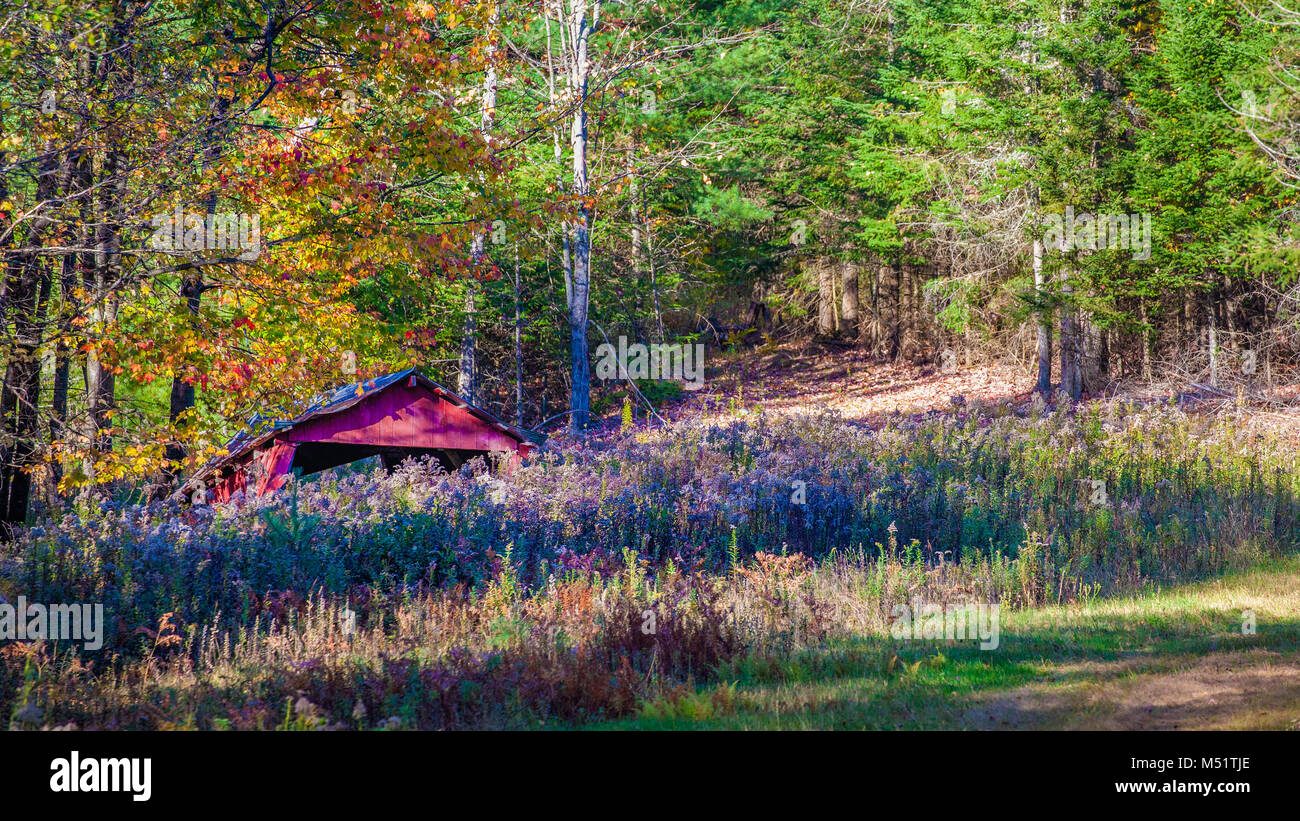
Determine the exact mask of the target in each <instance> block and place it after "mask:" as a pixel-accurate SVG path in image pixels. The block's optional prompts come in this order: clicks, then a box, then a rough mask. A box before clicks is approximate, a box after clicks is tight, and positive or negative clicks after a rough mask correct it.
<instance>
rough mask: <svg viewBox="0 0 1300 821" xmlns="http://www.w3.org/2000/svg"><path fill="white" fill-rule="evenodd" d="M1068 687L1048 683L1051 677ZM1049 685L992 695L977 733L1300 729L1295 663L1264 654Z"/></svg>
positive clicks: (974, 713)
mask: <svg viewBox="0 0 1300 821" xmlns="http://www.w3.org/2000/svg"><path fill="white" fill-rule="evenodd" d="M1058 676H1059V677H1061V678H1068V679H1070V680H1072V682H1073V683H1069V684H1063V685H1058V684H1053V683H1052V682H1051V680H1050V679H1051V678H1055V677H1058ZM1048 679H1049V680H1048V681H1047V682H1043V683H1035V684H1032V685H1028V686H1025V687H1021V688H1018V689H1016V690H1013V691H1011V692H1004V693H994V694H990V695H989V697H988V698H987V700H986V702H985V703H983V704H980V705H979V706H976V707H972V708H971V709H970V710H969V711H968V712H967V713H966V716H965V721H964V722H963V723H964V724H965V726H966V727H967V728H969V729H975V730H980V729H983V730H1015V729H1023V730H1029V729H1067V730H1280V729H1298V728H1300V713H1298V712H1297V705H1300V661H1297V660H1296V659H1295V658H1294V657H1290V658H1288V657H1286V656H1284V655H1283V654H1280V653H1275V652H1271V651H1268V650H1264V649H1255V650H1249V651H1241V652H1228V653H1210V654H1208V655H1204V656H1184V657H1176V658H1163V659H1158V660H1151V659H1146V660H1143V661H1133V660H1128V661H1121V662H1108V663H1091V662H1090V663H1087V664H1078V665H1063V666H1061V667H1060V668H1059V669H1058V670H1056V671H1055V675H1053V674H1049V676H1048Z"/></svg>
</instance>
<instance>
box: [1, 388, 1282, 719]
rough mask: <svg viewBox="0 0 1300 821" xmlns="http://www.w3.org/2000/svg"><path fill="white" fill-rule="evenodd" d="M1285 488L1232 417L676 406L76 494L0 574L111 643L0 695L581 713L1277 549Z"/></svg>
mask: <svg viewBox="0 0 1300 821" xmlns="http://www.w3.org/2000/svg"><path fill="white" fill-rule="evenodd" d="M1297 491H1300V469H1297V464H1296V459H1295V455H1294V453H1292V452H1290V451H1288V450H1287V449H1285V448H1282V447H1280V446H1278V445H1276V444H1274V443H1272V442H1269V441H1267V440H1264V439H1261V438H1259V437H1256V436H1254V435H1251V434H1247V433H1245V432H1244V431H1243V430H1242V429H1241V428H1239V427H1238V426H1236V425H1235V424H1234V423H1233V422H1232V421H1231V419H1207V418H1200V417H1190V418H1189V417H1188V416H1186V415H1185V414H1183V413H1182V412H1181V411H1180V410H1179V409H1178V408H1177V407H1174V406H1169V407H1154V408H1146V409H1141V410H1139V409H1137V408H1133V407H1128V406H1124V405H1121V404H1117V403H1110V404H1106V403H1098V404H1093V405H1087V406H1078V407H1076V408H1073V409H1071V408H1068V407H1064V406H1063V407H1061V408H1058V409H1056V410H1047V409H1044V408H1042V407H1041V406H1038V407H1035V408H1024V407H1019V408H1018V407H1013V406H1012V405H1009V404H991V405H985V406H980V407H972V408H970V409H964V410H962V411H961V412H957V413H945V414H938V413H933V414H927V415H919V416H898V417H895V418H894V419H893V420H892V421H890V422H889V423H887V424H877V425H867V424H862V423H851V422H847V421H844V420H842V419H839V418H838V417H835V416H833V415H829V414H824V415H819V416H803V417H797V418H776V417H764V416H761V415H757V416H752V417H749V418H745V419H742V420H737V421H732V422H728V423H706V422H701V421H690V420H687V421H680V422H677V423H674V424H672V425H669V426H665V427H663V428H660V429H656V430H640V431H637V430H634V431H630V432H627V433H623V434H614V435H610V436H607V437H599V438H594V439H592V440H590V441H588V442H586V443H583V444H575V445H566V446H563V447H548V448H547V449H545V450H543V452H542V453H541V454H539V455H538V456H537V457H536V458H534V459H533V460H531V461H530V462H529V463H528V464H527V465H525V466H524V467H522V468H521V469H519V470H517V471H515V472H514V473H513V474H511V475H509V476H498V475H493V474H492V473H490V472H489V471H488V470H487V469H486V467H485V466H484V465H482V464H481V463H471V464H470V465H467V466H466V467H464V468H462V469H461V470H460V471H459V472H457V473H455V474H446V473H443V472H441V471H439V470H437V469H436V468H435V467H433V466H431V465H429V464H414V463H407V464H406V465H404V466H403V467H401V468H399V469H398V470H396V471H394V472H392V473H384V472H383V471H382V470H376V471H372V472H364V471H363V472H356V471H340V472H335V473H329V474H322V475H320V476H315V477H306V478H301V479H298V480H296V481H294V482H292V483H291V484H290V486H289V487H288V488H287V489H286V490H285V491H283V492H281V493H279V494H277V495H273V496H268V497H264V498H258V499H238V498H237V499H236V500H234V501H232V503H230V504H228V505H224V506H183V505H181V504H179V503H177V502H158V503H154V504H152V505H147V506H139V505H124V504H111V503H95V502H93V501H91V500H89V499H83V500H82V501H80V502H79V503H78V506H77V509H76V510H75V511H72V512H70V513H68V514H67V515H65V516H64V517H62V518H61V519H58V520H51V521H45V522H42V523H40V524H39V525H38V526H36V527H33V528H31V529H30V530H29V531H27V532H25V533H24V534H22V537H21V538H20V539H19V541H17V542H16V543H15V544H14V545H13V546H11V547H8V548H5V552H4V553H3V554H2V555H0V595H2V596H4V597H6V598H8V599H10V600H12V598H13V597H14V596H15V595H19V594H21V595H24V596H25V597H26V598H27V600H28V601H44V602H102V603H103V604H104V605H105V611H106V613H107V614H108V630H107V635H106V636H105V648H104V649H103V650H100V651H98V652H94V653H91V652H85V651H82V650H81V649H80V648H79V647H78V646H63V645H57V646H56V645H52V644H50V643H11V644H8V645H5V646H4V647H3V648H0V708H2V709H3V710H4V712H5V715H6V717H7V718H8V720H9V721H10V723H11V726H19V727H39V726H51V727H54V726H69V725H74V726H77V727H81V728H185V727H194V728H199V729H222V728H248V729H252V728H262V729H272V728H317V727H335V728H417V727H418V728H463V727H536V726H571V725H574V724H579V723H582V722H584V721H588V720H591V719H595V718H602V717H611V716H619V715H626V714H629V713H633V712H635V711H637V710H639V709H644V708H645V705H646V704H648V703H651V702H652V701H654V702H655V703H662V699H663V698H664V697H665V694H668V696H671V695H672V694H673V693H679V694H680V693H684V692H687V691H693V689H694V685H695V684H697V683H700V682H704V681H707V680H709V679H711V678H716V677H717V675H718V671H719V670H720V669H721V668H723V667H725V665H727V664H729V663H731V662H733V661H734V660H736V659H739V658H747V659H761V658H764V657H771V658H777V657H782V658H783V657H788V656H789V655H790V654H792V653H797V652H799V651H800V650H801V649H802V648H805V647H808V646H810V645H813V644H816V643H818V642H823V641H826V640H828V639H829V638H833V637H836V636H851V635H854V634H860V633H863V632H879V631H881V630H882V629H884V628H885V626H886V625H887V619H888V614H889V612H890V608H891V606H892V605H893V604H894V603H896V602H900V601H904V600H907V599H908V598H910V597H912V596H916V595H924V596H926V597H927V598H930V599H932V600H942V601H983V602H1000V603H1001V604H1002V605H1003V606H1004V607H1013V608H1014V607H1027V606H1035V605H1040V604H1048V603H1050V604H1056V603H1060V602H1075V601H1086V600H1091V599H1095V598H1098V597H1101V596H1106V595H1111V594H1116V593H1123V592H1134V591H1138V590H1141V589H1144V588H1148V587H1152V586H1156V585H1166V584H1173V583H1177V582H1180V581H1188V580H1192V579H1196V578H1202V577H1206V576H1209V575H1212V574H1215V573H1218V572H1221V571H1223V570H1225V569H1229V568H1234V567H1244V566H1248V565H1250V564H1252V563H1255V562H1257V561H1259V560H1260V559H1262V558H1264V557H1267V556H1273V555H1281V554H1286V553H1289V552H1292V551H1294V550H1295V549H1296V539H1297V534H1300V503H1298V502H1297ZM715 692H719V693H724V694H725V693H726V690H725V688H723V689H721V690H717V691H715ZM656 700H657V701H656ZM724 700H725V698H724ZM714 708H716V709H720V710H725V709H726V705H725V704H720V705H715V707H711V708H710V709H714Z"/></svg>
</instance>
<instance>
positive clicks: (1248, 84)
mask: <svg viewBox="0 0 1300 821" xmlns="http://www.w3.org/2000/svg"><path fill="white" fill-rule="evenodd" d="M1297 31H1300V10H1293V9H1291V8H1290V7H1289V6H1288V5H1287V4H1281V5H1279V4H1278V3H1274V2H1262V1H1261V2H1253V0H1242V2H1235V3H1214V2H1209V3H1195V4H1191V5H1188V4H1177V3H1170V2H1162V1H1161V0H1153V2H1132V1H1131V0H1032V1H1031V2H1020V1H1019V0H1015V1H1014V2H1013V0H970V1H969V2H967V0H955V1H954V0H933V1H931V0H870V2H848V1H847V0H770V1H769V0H761V1H760V2H749V1H748V0H746V2H739V1H738V2H676V0H668V2H641V1H640V0H631V1H629V2H610V1H609V0H545V2H506V1H505V0H482V1H481V2H480V1H479V0H421V2H406V0H349V2H341V3H322V2H317V0H273V2H267V3H262V4H254V5H247V4H230V3H226V2H217V0H166V2H157V3H138V2H133V1H132V0H73V2H62V1H61V2H51V1H50V0H30V2H10V3H7V4H3V3H0V257H2V262H3V269H2V270H0V330H2V334H0V336H2V339H0V367H2V368H3V373H4V381H3V385H2V386H0V422H2V423H3V429H2V430H0V720H3V721H4V722H6V723H7V725H8V726H9V727H11V728H14V729H42V728H44V729H56V728H62V729H111V730H152V729H197V730H277V729H281V730H317V729H336V730H341V729H353V730H356V729H360V730H417V729H418V730H433V729H570V728H597V729H846V728H848V729H1295V728H1296V727H1297V721H1300V686H1298V685H1297V683H1296V682H1297V681H1300V676H1297V673H1300V669H1298V668H1297V661H1296V659H1297V654H1296V651H1297V642H1298V641H1300V607H1298V604H1300V602H1298V601H1297V595H1298V594H1297V592H1296V591H1297V581H1300V566H1298V565H1297V561H1298V559H1297V554H1298V553H1300V461H1298V458H1297V451H1296V447H1297V444H1300V284H1298V283H1297V281H1296V277H1295V272H1296V270H1297V262H1298V261H1300V260H1298V258H1297V253H1296V250H1297V247H1300V246H1298V245H1297V236H1298V235H1297V215H1298V214H1300V212H1298V211H1297V191H1296V189H1297V182H1298V181H1300V149H1298V148H1297V144H1296V141H1297V140H1298V139H1300V99H1298V98H1297V92H1296V88H1297V84H1296V83H1295V82H1294V78H1295V72H1296V71H1297V65H1298V64H1300V60H1297V54H1298V53H1300V52H1298V47H1300V40H1297V35H1296V32H1297ZM33 608H34V609H33ZM67 608H76V609H75V610H69V609H67ZM83 608H84V609H83ZM56 614H58V615H57V617H56ZM74 614H75V615H76V616H77V618H78V619H80V620H79V621H77V622H76V623H75V629H74V625H73V622H72V621H71V619H72V618H73V615H74ZM92 616H94V619H93V621H92V620H91V617H92ZM59 619H62V621H60V620H59ZM932 619H934V620H932ZM56 633H57V635H56Z"/></svg>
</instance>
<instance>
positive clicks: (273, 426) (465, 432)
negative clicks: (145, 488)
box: [187, 370, 536, 502]
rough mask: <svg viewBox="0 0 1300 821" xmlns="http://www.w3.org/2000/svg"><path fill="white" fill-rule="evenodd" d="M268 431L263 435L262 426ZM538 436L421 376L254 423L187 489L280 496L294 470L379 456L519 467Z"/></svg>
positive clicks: (217, 496)
mask: <svg viewBox="0 0 1300 821" xmlns="http://www.w3.org/2000/svg"><path fill="white" fill-rule="evenodd" d="M259 422H260V423H261V425H262V426H263V429H262V430H260V431H259V430H258V423H259ZM535 441H536V434H532V435H531V436H530V435H529V434H527V433H526V432H525V431H523V430H522V429H520V428H516V427H514V426H512V425H507V424H506V423H504V422H502V421H501V420H499V419H497V418H496V417H495V416H493V415H492V414H490V413H488V412H487V411H485V410H483V409H482V408H477V407H474V406H473V405H471V404H469V403H468V402H466V401H465V400H463V399H461V398H460V397H459V396H457V395H456V394H454V393H452V392H451V391H449V390H447V389H446V388H444V387H442V386H441V385H439V384H438V383H436V382H434V381H432V380H431V379H429V378H428V377H426V376H424V375H423V374H421V373H419V372H417V371H415V370H406V371H401V372H398V373H392V374H388V375H387V376H381V377H378V378H375V379H369V380H366V381H365V382H359V383H357V384H355V385H346V386H344V387H342V388H339V389H338V390H336V391H333V392H332V393H330V394H329V395H327V396H326V397H325V398H324V399H322V400H321V401H319V402H318V403H317V404H315V405H313V406H312V407H310V408H308V409H307V410H306V411H305V412H303V413H302V414H301V415H300V416H298V417H297V418H295V419H292V420H289V421H279V422H273V423H271V422H268V421H267V420H258V419H256V418H255V419H254V425H253V430H252V431H249V432H243V433H240V434H239V435H237V436H235V438H233V439H231V440H230V443H229V444H228V445H227V446H226V450H227V453H226V455H224V456H221V457H219V458H217V459H216V460H214V461H213V462H212V463H210V464H209V465H207V466H206V467H205V468H204V469H203V470H201V471H199V472H198V473H197V474H196V475H195V476H194V478H193V479H192V480H191V481H190V482H189V483H187V490H195V489H197V488H198V487H199V485H200V484H201V485H202V486H205V487H207V488H210V489H211V490H212V498H213V499H214V500H215V501H218V502H226V501H229V500H230V497H231V496H233V495H234V494H235V493H236V492H243V493H245V494H247V493H249V485H250V483H252V486H253V492H255V493H257V494H258V495H260V494H263V493H266V492H268V491H273V490H278V489H279V488H281V487H283V486H284V483H285V482H286V481H288V477H289V475H290V474H291V473H292V472H293V471H295V470H301V471H302V473H304V474H308V473H316V472H317V471H321V470H325V469H327V468H332V467H335V466H337V465H344V464H347V463H349V462H355V461H357V460H358V459H365V458H368V457H371V456H379V457H380V458H381V459H382V460H383V462H384V465H385V467H389V468H391V467H393V466H395V465H396V464H398V463H399V462H401V461H402V460H403V459H406V458H407V457H412V456H424V455H429V456H433V457H435V458H436V459H437V460H438V461H439V462H441V463H442V466H443V467H444V468H446V469H447V470H455V469H456V468H458V467H460V466H461V465H462V464H464V463H465V462H467V461H469V460H470V459H472V458H474V457H475V456H481V455H483V456H485V455H487V454H491V453H506V454H509V457H510V459H511V461H512V462H513V463H516V464H517V463H518V462H519V460H521V459H522V458H523V457H524V456H526V455H528V453H529V452H531V451H532V450H533V448H534V447H535V446H536V445H535Z"/></svg>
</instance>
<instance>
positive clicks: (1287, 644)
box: [596, 557, 1300, 730]
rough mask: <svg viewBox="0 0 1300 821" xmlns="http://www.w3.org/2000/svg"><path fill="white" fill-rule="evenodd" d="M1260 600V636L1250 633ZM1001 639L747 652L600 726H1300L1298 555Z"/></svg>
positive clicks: (1055, 615) (1013, 626) (1036, 617)
mask: <svg viewBox="0 0 1300 821" xmlns="http://www.w3.org/2000/svg"><path fill="white" fill-rule="evenodd" d="M1247 611H1250V612H1253V614H1254V618H1255V633H1254V635H1250V634H1248V633H1243V622H1244V621H1245V615H1244V614H1246V613H1247ZM1000 632H1001V636H1000V639H1001V643H1000V646H999V647H998V649H996V650H989V651H981V650H980V649H979V648H978V642H974V641H968V642H956V641H899V640H895V639H893V638H891V637H890V636H889V635H888V634H887V633H884V634H881V635H865V636H860V637H857V638H854V639H852V640H849V641H839V642H835V643H832V644H828V645H827V646H826V647H824V648H817V649H812V650H808V651H805V652H803V653H801V654H799V655H797V656H795V657H793V658H791V659H789V660H786V661H779V662H777V661H770V660H764V661H755V660H748V659H746V660H741V661H738V662H736V663H733V664H730V665H728V666H727V667H726V668H725V669H720V670H719V671H718V675H719V678H720V679H721V680H722V681H724V682H725V683H724V684H721V685H715V686H711V687H708V688H703V689H700V690H696V691H682V692H677V693H672V694H669V695H667V696H664V697H662V698H659V699H657V700H655V701H652V702H648V703H646V704H644V705H643V706H642V708H641V710H640V712H639V713H638V715H637V716H636V717H634V718H629V719H624V720H621V721H616V722H606V723H603V724H600V725H596V726H597V727H598V728H602V729H674V730H680V729H718V730H740V729H749V730H777V729H780V730H790V729H808V730H828V729H866V730H881V729H908V730H920V729H971V730H996V729H1276V730H1281V729H1298V728H1300V652H1298V651H1300V558H1295V557H1292V558H1288V559H1284V560H1276V561H1271V562H1268V563H1265V564H1262V565H1260V566H1258V567H1255V568H1253V569H1250V570H1246V571H1239V572H1235V573H1231V574H1228V575H1226V576H1224V577H1222V578H1219V579H1216V580H1212V581H1206V582H1201V583H1196V584H1189V585H1185V586H1179V587H1176V588H1173V589H1165V590H1156V591H1152V592H1150V593H1147V594H1144V595H1139V596H1134V597H1128V598H1117V599H1113V600H1104V601H1097V602H1093V603H1089V604H1084V605H1071V606H1063V607H1044V608H1038V609H1032V610H1021V611H1016V612H1010V613H1007V612H1004V613H1002V614H1001V625H1000Z"/></svg>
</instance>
